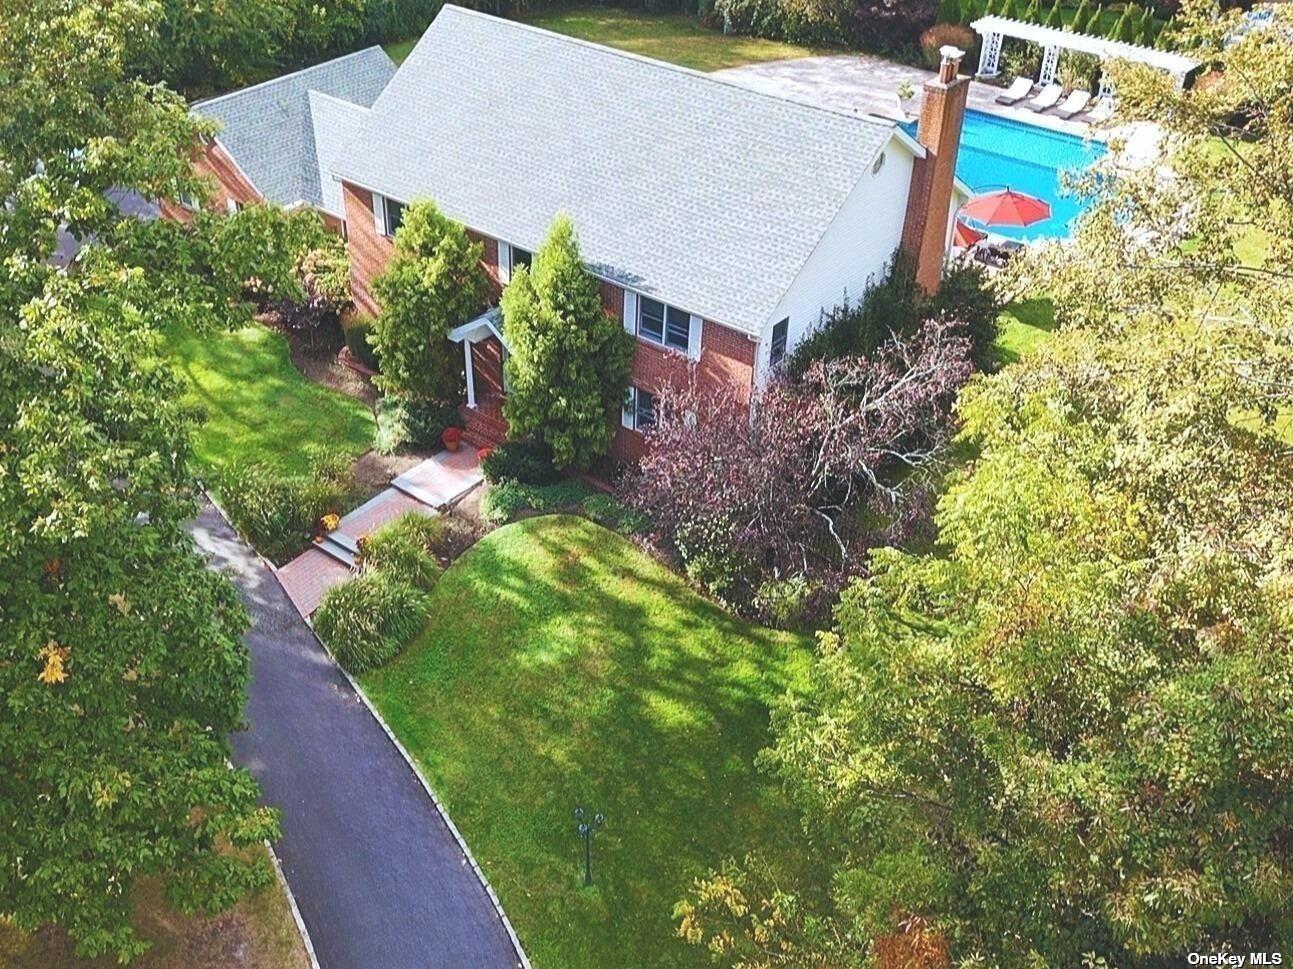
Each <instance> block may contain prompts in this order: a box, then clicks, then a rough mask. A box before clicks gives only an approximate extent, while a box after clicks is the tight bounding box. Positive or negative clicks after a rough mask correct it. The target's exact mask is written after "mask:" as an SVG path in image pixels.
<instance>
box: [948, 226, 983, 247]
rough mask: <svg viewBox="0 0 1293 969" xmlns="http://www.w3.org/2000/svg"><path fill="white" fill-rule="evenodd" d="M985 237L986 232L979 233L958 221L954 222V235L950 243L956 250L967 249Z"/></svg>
mask: <svg viewBox="0 0 1293 969" xmlns="http://www.w3.org/2000/svg"><path fill="white" fill-rule="evenodd" d="M987 237H988V234H987V233H986V232H980V231H979V230H978V229H975V228H973V227H971V226H968V225H966V224H965V223H964V222H962V221H961V220H960V219H957V220H956V229H955V235H954V236H953V237H952V241H953V244H954V245H955V246H956V247H957V248H958V249H968V248H970V246H972V245H975V244H976V243H979V242H982V241H983V240H984V239H986V238H987Z"/></svg>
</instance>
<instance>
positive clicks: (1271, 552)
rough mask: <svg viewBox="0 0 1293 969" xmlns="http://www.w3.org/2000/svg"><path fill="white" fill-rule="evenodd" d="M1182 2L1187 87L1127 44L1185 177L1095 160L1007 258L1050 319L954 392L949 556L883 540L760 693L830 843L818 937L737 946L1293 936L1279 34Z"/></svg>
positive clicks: (1142, 948) (1023, 954) (709, 886)
mask: <svg viewBox="0 0 1293 969" xmlns="http://www.w3.org/2000/svg"><path fill="white" fill-rule="evenodd" d="M1183 19H1184V21H1185V22H1184V23H1183V25H1182V36H1183V37H1186V38H1190V37H1192V38H1193V41H1194V44H1195V45H1196V46H1195V49H1196V50H1199V51H1200V52H1202V53H1203V54H1204V55H1205V57H1206V58H1207V59H1208V60H1209V62H1210V64H1211V65H1213V66H1215V67H1216V68H1217V71H1218V74H1217V76H1216V77H1214V78H1212V79H1210V81H1209V83H1207V84H1205V85H1203V86H1202V87H1201V89H1200V90H1198V91H1195V92H1180V91H1177V90H1176V89H1175V87H1174V86H1173V85H1172V83H1171V80H1170V79H1166V78H1159V77H1156V76H1153V75H1152V74H1151V73H1149V72H1145V71H1141V70H1138V69H1135V68H1129V67H1125V66H1118V67H1115V68H1114V70H1116V71H1117V72H1118V73H1119V80H1118V91H1119V98H1120V108H1121V109H1122V110H1124V111H1125V112H1127V116H1128V117H1135V116H1136V115H1137V114H1140V113H1145V114H1152V115H1153V116H1155V117H1156V119H1157V120H1158V121H1159V122H1160V123H1161V124H1164V125H1165V126H1166V127H1167V129H1168V134H1169V137H1168V138H1167V139H1166V140H1165V142H1164V145H1163V150H1164V157H1163V161H1164V162H1165V163H1166V164H1167V165H1170V166H1171V169H1172V177H1171V178H1164V177H1163V176H1162V172H1161V170H1160V169H1159V168H1158V167H1154V168H1153V169H1152V170H1143V171H1140V172H1139V173H1137V172H1134V171H1132V170H1131V169H1129V168H1128V167H1127V166H1121V167H1120V168H1119V172H1120V175H1119V177H1118V178H1117V179H1110V178H1108V177H1107V176H1105V175H1103V174H1102V173H1097V174H1096V175H1095V176H1093V177H1092V178H1090V179H1088V180H1087V182H1086V185H1087V186H1088V187H1089V188H1090V189H1091V190H1093V191H1095V192H1096V202H1095V205H1094V206H1093V207H1092V208H1091V210H1090V211H1089V212H1088V213H1087V214H1086V215H1085V216H1083V217H1082V219H1081V221H1080V222H1079V226H1078V230H1077V233H1076V237H1075V239H1073V240H1071V241H1070V242H1069V243H1067V244H1066V245H1065V246H1063V247H1059V246H1055V247H1046V246H1043V247H1039V249H1038V250H1037V251H1036V252H1032V253H1029V254H1028V255H1027V256H1025V257H1024V258H1023V259H1021V260H1020V261H1019V263H1018V265H1016V266H1014V267H1012V269H1011V270H1010V271H1009V273H1008V274H1007V276H1006V280H1005V281H1006V283H1007V285H1011V286H1019V287H1027V288H1030V289H1031V288H1033V287H1042V288H1044V290H1046V291H1048V292H1049V293H1050V295H1052V297H1053V298H1054V300H1055V306H1056V313H1057V317H1058V318H1059V320H1060V321H1061V323H1062V327H1063V328H1062V330H1061V332H1060V333H1059V334H1057V335H1055V336H1054V337H1052V338H1051V339H1050V340H1048V341H1047V343H1046V344H1044V345H1043V346H1042V347H1041V348H1040V349H1039V350H1038V351H1037V353H1036V354H1034V355H1031V356H1029V357H1028V358H1026V359H1025V360H1024V361H1022V362H1021V363H1019V364H1016V365H1012V366H1010V367H1008V368H1006V369H1005V370H1004V371H1002V372H1001V373H999V374H997V375H994V376H993V377H991V378H981V379H979V380H977V381H976V382H974V383H972V384H971V386H970V388H969V389H967V391H966V392H965V393H964V394H963V395H962V398H961V401H960V403H959V405H958V406H959V412H960V414H961V416H962V418H963V419H964V422H965V439H966V443H967V445H971V446H973V448H974V451H975V454H976V456H975V459H974V461H973V463H972V464H971V465H970V466H969V467H968V468H967V470H966V472H965V474H964V475H963V476H962V477H961V478H960V479H959V480H958V481H957V482H956V483H955V484H954V485H953V486H952V487H951V489H950V491H949V492H948V493H947V494H946V495H945V496H944V497H943V499H942V500H941V501H940V504H939V509H938V513H937V516H936V524H937V527H938V542H937V546H936V548H935V550H934V551H933V552H931V553H928V554H922V555H916V554H911V553H905V552H902V551H898V550H891V549H887V550H883V551H880V552H877V553H876V554H875V556H874V557H873V560H872V569H871V575H870V576H869V578H868V579H867V580H866V581H864V582H860V583H857V584H856V585H854V586H853V587H852V588H851V589H850V590H849V591H848V592H847V593H846V594H845V596H844V598H843V601H842V603H841V605H840V607H839V609H838V610H837V612H836V615H835V619H836V625H837V629H836V630H835V631H834V632H833V633H832V634H830V635H826V636H823V637H822V640H821V646H820V650H819V653H820V655H819V660H818V663H817V664H816V669H815V685H814V687H813V688H812V690H811V691H810V692H809V693H808V695H807V696H806V697H804V698H802V699H801V700H799V701H797V702H793V703H791V704H789V705H788V706H787V707H786V708H785V709H783V710H782V711H780V712H779V713H778V714H777V715H776V717H775V733H776V737H777V739H776V742H775V744H774V745H773V747H772V749H771V750H770V751H768V752H767V753H766V754H765V762H766V764H767V765H768V766H769V767H770V768H772V769H773V770H775V771H776V772H777V773H778V774H779V775H780V776H781V777H782V778H783V779H784V780H785V782H786V783H787V784H788V785H789V786H790V788H791V790H792V791H793V792H794V793H795V795H796V796H797V798H798V799H799V801H800V803H801V805H802V806H803V807H804V810H805V812H806V814H805V817H806V818H807V819H809V820H810V821H811V823H812V830H811V833H812V836H813V838H814V840H815V841H816V842H817V843H818V844H819V845H822V844H824V845H826V846H827V851H828V852H830V853H834V854H835V855H836V856H837V857H839V858H840V859H841V861H840V863H839V865H838V866H837V868H836V871H835V872H834V877H833V880H832V884H833V886H834V891H833V898H832V904H831V905H830V906H826V907H824V908H813V909H811V911H812V913H813V917H815V918H817V919H819V920H821V924H822V925H824V926H827V927H828V928H829V931H822V932H820V933H819V935H818V938H819V939H820V940H822V941H820V942H818V941H814V940H813V939H811V938H810V939H808V940H807V941H805V939H804V937H803V934H802V933H799V932H798V930H797V926H798V925H799V924H801V923H802V922H803V921H804V919H803V918H801V919H800V920H799V922H795V923H787V927H786V928H785V929H784V930H782V929H779V930H777V931H778V932H784V934H785V935H786V937H787V941H788V944H791V945H794V946H797V947H798V948H797V950H796V958H797V959H798V961H794V960H792V959H790V958H782V956H781V952H782V951H783V950H782V949H781V948H780V946H779V944H778V941H777V939H776V938H775V934H774V936H773V937H772V938H769V936H768V934H767V933H766V932H765V933H764V934H763V935H762V938H761V939H760V937H759V934H758V933H760V932H761V931H762V926H759V925H754V924H751V923H749V922H748V921H747V923H746V924H744V925H739V926H737V927H736V929H737V930H739V931H740V932H742V933H746V934H749V935H752V936H753V938H754V939H755V941H756V942H758V941H761V943H762V944H761V945H760V946H759V948H758V953H759V954H760V955H761V956H766V958H764V961H762V962H759V961H758V960H757V959H752V960H750V961H748V962H747V963H746V964H748V965H803V964H811V957H814V956H817V955H822V956H826V957H829V956H831V955H832V954H833V953H835V952H836V951H838V947H835V946H834V943H833V942H832V941H831V940H832V939H836V938H840V937H842V938H844V939H846V940H847V943H848V944H847V945H846V947H845V951H847V952H849V953H855V954H856V955H850V956H849V959H852V960H853V961H855V962H858V963H860V962H861V960H862V959H863V958H864V954H866V953H868V952H871V953H874V952H875V951H876V948H875V947H876V941H877V940H878V939H881V938H885V937H888V936H889V935H890V934H891V933H894V932H898V931H901V929H902V926H903V924H904V923H908V922H910V920H911V919H913V918H917V919H919V920H921V924H922V925H925V926H929V927H932V928H933V929H935V930H936V931H938V932H939V933H940V935H941V936H942V938H943V939H944V940H946V942H947V943H948V945H949V949H950V954H951V957H952V959H953V961H954V963H955V962H958V961H959V962H961V963H965V964H988V965H1002V966H1037V965H1055V966H1058V965H1071V964H1073V962H1074V960H1075V958H1076V957H1079V956H1080V957H1082V958H1085V959H1087V960H1088V961H1091V962H1096V961H1098V960H1103V961H1104V964H1109V965H1127V964H1154V963H1156V962H1165V961H1169V960H1170V961H1183V960H1184V958H1185V956H1186V955H1187V953H1190V952H1197V951H1224V950H1227V949H1229V950H1230V951H1251V950H1254V949H1257V950H1260V949H1263V948H1268V949H1269V948H1280V947H1281V946H1286V945H1287V943H1288V940H1289V939H1290V938H1293V920H1291V918H1290V910H1289V907H1288V904H1287V899H1288V898H1289V897H1290V895H1291V894H1293V850H1291V849H1290V846H1291V845H1293V807H1291V806H1290V804H1291V803H1293V774H1290V771H1289V769H1288V764H1289V758H1288V750H1289V748H1290V746H1293V662H1291V661H1293V611H1291V610H1290V607H1289V602H1290V601H1291V597H1290V590H1291V589H1293V570H1291V569H1290V562H1293V506H1290V503H1289V495H1290V494H1293V450H1291V449H1290V444H1289V440H1290V438H1289V428H1288V422H1287V421H1288V419H1287V415H1288V414H1290V413H1293V367H1291V365H1290V354H1289V350H1288V348H1289V346H1290V345H1293V322H1291V321H1293V314H1291V313H1290V308H1291V300H1293V292H1290V287H1289V285H1288V280H1289V278H1290V275H1291V274H1293V260H1290V258H1289V257H1290V253H1291V252H1293V248H1291V247H1290V241H1291V240H1293V229H1290V227H1289V223H1288V220H1287V219H1284V218H1283V217H1282V213H1284V212H1286V211H1287V209H1288V204H1289V199H1290V198H1293V161H1291V160H1290V158H1291V157H1293V153H1291V152H1290V150H1289V149H1290V145H1293V111H1290V98H1291V97H1293V85H1291V84H1290V83H1289V81H1290V79H1293V54H1290V52H1289V51H1288V49H1287V44H1286V43H1285V41H1284V40H1283V39H1282V38H1281V37H1280V36H1279V31H1277V30H1273V31H1270V32H1265V31H1262V32H1258V31H1254V32H1252V33H1251V34H1248V35H1245V36H1244V37H1243V38H1242V39H1239V40H1236V39H1235V34H1234V30H1235V27H1236V26H1237V15H1235V14H1230V15H1223V16H1222V17H1221V18H1219V19H1214V18H1213V15H1212V11H1211V9H1210V8H1209V7H1208V6H1207V5H1206V4H1199V3H1193V2H1187V4H1186V5H1185V10H1184V18H1183ZM1263 34H1268V35H1267V36H1262V35H1263ZM1119 152H1120V148H1119V145H1118V144H1116V143H1115V145H1114V155H1115V161H1123V160H1124V159H1123V158H1122V157H1120V156H1119ZM1254 236H1256V238H1254ZM725 885H735V886H736V890H739V891H743V892H746V891H748V893H749V896H750V897H751V898H756V899H757V898H762V897H764V895H765V893H766V892H767V891H768V888H767V887H766V886H759V885H758V869H757V867H755V866H746V867H744V868H742V869H739V870H738V869H733V868H732V867H730V866H729V867H728V868H727V869H725V870H723V871H721V872H719V873H716V874H715V875H714V876H713V877H711V878H710V879H708V880H706V881H704V882H703V883H702V884H701V885H700V886H699V887H698V890H697V892H696V893H695V895H694V896H693V898H692V899H691V900H690V901H689V903H688V904H689V905H690V908H686V909H684V910H683V914H684V916H685V918H686V920H685V921H684V928H685V929H687V931H688V932H689V933H690V935H691V936H692V937H693V938H695V939H697V940H698V941H706V942H708V943H709V944H711V945H713V944H714V943H715V941H716V940H718V939H719V938H721V933H722V932H724V931H729V932H730V931H733V920H732V919H731V918H730V915H724V914H723V912H722V911H721V910H719V909H717V908H715V906H713V905H712V904H710V902H709V899H710V897H711V895H707V893H712V892H713V891H714V890H715V889H716V888H718V889H722V890H725V891H727V892H728V893H729V894H730V892H731V891H732V889H731V888H725V887H724V886H725ZM776 890H777V891H779V892H781V893H783V895H790V896H793V895H794V892H793V888H790V887H787V886H778V887H777V889H776ZM782 907H783V908H784V907H785V904H784V902H783V905H782ZM765 908H766V906H765V905H764V904H763V903H752V904H751V906H750V910H751V911H763V910H764V909H765ZM747 951H748V947H747ZM843 964H845V965H848V964H849V960H847V959H846V960H843Z"/></svg>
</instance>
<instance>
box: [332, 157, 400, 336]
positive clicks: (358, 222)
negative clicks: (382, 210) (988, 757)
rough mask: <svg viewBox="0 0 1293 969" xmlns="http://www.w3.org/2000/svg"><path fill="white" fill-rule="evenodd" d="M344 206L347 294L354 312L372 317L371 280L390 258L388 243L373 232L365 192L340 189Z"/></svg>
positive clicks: (370, 198) (350, 187) (369, 195)
mask: <svg viewBox="0 0 1293 969" xmlns="http://www.w3.org/2000/svg"><path fill="white" fill-rule="evenodd" d="M341 198H342V201H343V202H344V203H345V206H346V245H347V247H348V248H349V250H350V292H351V298H352V299H354V301H355V308H356V309H357V310H359V312H361V313H366V314H368V315H369V316H376V315H377V313H378V306H377V301H376V300H375V299H374V298H373V294H372V281H373V277H375V276H377V275H379V274H380V273H381V271H382V270H383V269H385V268H386V263H387V261H388V260H389V259H390V258H391V249H392V246H391V240H390V239H387V238H386V237H385V236H383V235H380V234H379V233H378V232H377V227H376V226H375V225H374V224H373V196H372V193H371V192H369V191H367V190H366V189H362V188H357V187H356V186H354V185H349V184H346V183H345V182H343V183H342V185H341Z"/></svg>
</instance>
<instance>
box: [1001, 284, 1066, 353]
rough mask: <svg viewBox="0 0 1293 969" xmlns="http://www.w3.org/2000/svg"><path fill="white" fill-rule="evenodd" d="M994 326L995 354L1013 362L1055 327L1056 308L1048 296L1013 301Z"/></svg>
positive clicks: (1030, 350)
mask: <svg viewBox="0 0 1293 969" xmlns="http://www.w3.org/2000/svg"><path fill="white" fill-rule="evenodd" d="M997 325H998V326H999V327H1000V329H999V330H998V332H997V339H996V349H997V357H998V359H1000V360H1001V362H1002V363H1014V362H1015V361H1016V360H1019V359H1020V358H1022V357H1025V356H1027V355H1028V354H1029V353H1031V352H1032V350H1033V349H1034V348H1035V347H1036V346H1038V344H1040V343H1041V342H1042V341H1043V340H1045V339H1046V337H1047V336H1048V335H1049V334H1050V333H1052V332H1053V331H1054V330H1055V307H1054V306H1053V305H1051V301H1050V300H1048V299H1025V300H1015V302H1013V303H1009V304H1007V306H1006V308H1005V309H1003V310H1002V311H1001V315H1000V316H998V317H997Z"/></svg>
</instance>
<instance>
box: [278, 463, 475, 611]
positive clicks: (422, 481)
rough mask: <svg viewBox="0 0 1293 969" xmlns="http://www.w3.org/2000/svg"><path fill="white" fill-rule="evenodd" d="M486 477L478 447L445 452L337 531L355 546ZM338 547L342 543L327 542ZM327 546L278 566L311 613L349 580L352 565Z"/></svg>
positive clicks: (290, 593)
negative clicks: (391, 523)
mask: <svg viewBox="0 0 1293 969" xmlns="http://www.w3.org/2000/svg"><path fill="white" fill-rule="evenodd" d="M480 481H481V473H480V466H479V464H478V462H477V461H476V452H475V449H473V448H470V447H463V448H460V449H459V450H458V451H456V452H455V453H452V454H451V453H449V452H448V451H441V452H440V453H439V454H436V455H434V456H433V457H430V458H428V459H427V460H425V461H423V462H422V463H421V464H418V465H416V466H414V467H412V468H409V470H408V471H406V472H404V474H402V475H400V476H399V477H397V478H396V479H395V480H394V481H393V482H392V486H391V487H390V488H387V489H386V490H385V491H382V492H380V493H378V494H377V495H374V496H373V497H372V498H370V499H368V501H366V502H364V503H363V504H362V505H360V506H359V507H358V508H356V509H355V510H354V511H352V512H350V514H348V515H346V516H345V517H344V518H342V519H341V524H339V525H338V526H337V527H336V529H335V530H334V531H333V533H332V534H333V535H337V536H339V537H340V538H341V539H343V540H348V541H346V543H345V544H346V545H348V546H353V545H354V544H355V543H356V542H358V541H359V539H361V538H363V537H364V536H366V535H371V534H372V533H373V532H375V531H376V530H377V529H378V528H380V527H381V526H382V525H385V524H386V523H387V522H389V521H393V520H395V519H396V518H399V517H400V516H401V515H405V514H407V513H408V512H421V513H423V514H426V515H434V514H436V513H437V512H438V511H440V510H441V509H443V508H445V507H446V506H448V505H451V504H453V503H454V502H455V501H457V500H458V499H459V498H461V497H462V496H463V495H464V494H466V493H467V492H468V491H470V490H471V489H472V488H474V487H476V485H478V484H479V483H480ZM327 547H328V548H331V549H334V550H337V543H328V545H327ZM348 562H349V558H347V560H346V561H344V562H343V561H340V560H339V559H338V558H337V557H335V556H334V555H330V554H329V553H328V552H327V551H324V549H323V548H318V547H316V548H310V549H306V550H305V551H304V552H302V553H301V554H300V555H298V556H297V557H296V558H294V559H293V560H292V561H290V562H288V563H287V564H286V565H284V566H283V567H282V568H280V569H279V570H278V580H279V582H281V583H282V584H283V589H284V590H285V591H286V592H287V597H288V598H289V599H291V600H292V605H294V606H296V611H297V612H299V613H300V614H301V615H302V616H306V617H309V616H310V615H311V614H312V613H313V612H314V610H315V609H317V608H319V603H320V602H322V601H323V597H324V595H325V594H326V593H327V592H328V590H329V589H331V588H332V587H333V586H338V585H340V584H341V583H343V582H345V581H347V580H348V579H349V578H350V577H351V575H352V574H353V570H352V568H351V567H350V565H349V564H348Z"/></svg>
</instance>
